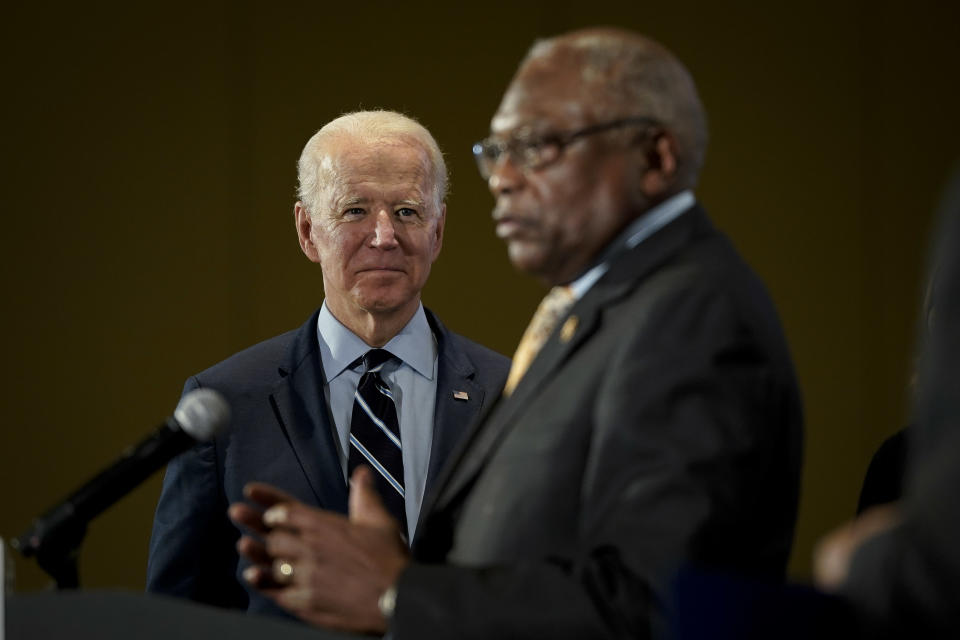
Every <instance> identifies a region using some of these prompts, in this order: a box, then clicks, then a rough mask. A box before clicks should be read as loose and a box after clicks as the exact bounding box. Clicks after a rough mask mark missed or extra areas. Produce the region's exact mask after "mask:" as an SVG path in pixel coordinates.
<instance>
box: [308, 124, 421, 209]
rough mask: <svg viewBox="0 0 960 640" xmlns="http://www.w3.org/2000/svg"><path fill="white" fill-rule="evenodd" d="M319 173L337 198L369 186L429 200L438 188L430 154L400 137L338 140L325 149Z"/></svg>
mask: <svg viewBox="0 0 960 640" xmlns="http://www.w3.org/2000/svg"><path fill="white" fill-rule="evenodd" d="M319 170H320V179H321V181H322V183H323V185H324V189H325V190H326V191H328V193H331V195H334V197H342V196H343V195H345V193H344V192H345V191H352V190H356V189H359V188H363V187H367V188H372V189H376V190H378V191H380V192H384V193H388V194H390V195H392V196H397V195H398V194H406V195H404V196H403V197H407V198H412V197H417V198H419V199H426V198H427V197H428V194H429V193H430V192H431V190H432V189H433V187H434V185H433V173H432V171H431V164H430V156H429V154H428V153H427V151H426V150H425V149H423V147H422V146H420V145H419V144H416V143H415V142H412V141H408V140H404V139H400V138H385V139H379V140H373V141H370V140H359V139H356V138H349V139H343V140H337V141H335V142H334V143H333V144H331V145H329V146H328V147H327V148H326V149H325V150H324V152H323V156H322V158H321V160H320V162H319Z"/></svg>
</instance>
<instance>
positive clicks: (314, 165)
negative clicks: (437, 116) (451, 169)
mask: <svg viewBox="0 0 960 640" xmlns="http://www.w3.org/2000/svg"><path fill="white" fill-rule="evenodd" d="M343 138H355V139H359V140H362V141H381V140H400V141H403V142H408V143H412V144H415V145H417V146H419V147H420V148H422V149H423V150H424V151H425V152H426V154H427V156H428V157H429V158H430V165H431V170H432V174H433V176H432V177H433V195H434V199H435V204H436V207H437V211H439V210H440V208H441V206H442V204H443V202H444V200H446V197H447V186H448V183H449V179H448V177H447V165H446V163H445V162H444V161H443V152H441V151H440V147H439V145H437V141H436V140H434V139H433V136H432V135H430V132H429V131H427V129H426V127H424V126H423V125H422V124H420V123H419V122H417V121H416V120H414V119H413V118H410V117H409V116H405V115H403V114H402V113H397V112H396V111H382V110H378V111H355V112H353V113H346V114H344V115H342V116H340V117H339V118H335V119H333V120H331V121H330V122H328V123H327V124H326V125H324V126H323V128H321V129H320V130H319V131H317V132H316V133H315V134H313V136H312V137H311V138H310V139H309V140H308V141H307V144H306V145H305V146H304V147H303V152H302V153H301V154H300V160H299V161H298V162H297V178H298V186H297V197H298V198H299V199H300V200H301V202H303V204H304V206H305V207H306V209H307V211H311V212H312V211H313V208H314V205H316V203H317V200H318V198H319V196H320V192H321V190H322V189H324V187H325V186H327V185H326V184H325V183H323V181H322V180H321V170H322V169H323V167H324V166H328V163H327V162H324V159H325V158H326V152H327V150H328V147H329V145H330V143H331V142H332V141H333V140H335V139H343Z"/></svg>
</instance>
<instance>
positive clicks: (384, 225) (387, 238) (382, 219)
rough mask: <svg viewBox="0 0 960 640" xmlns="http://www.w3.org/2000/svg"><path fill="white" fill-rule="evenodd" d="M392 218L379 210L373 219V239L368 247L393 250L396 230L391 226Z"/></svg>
mask: <svg viewBox="0 0 960 640" xmlns="http://www.w3.org/2000/svg"><path fill="white" fill-rule="evenodd" d="M393 223H394V221H393V216H392V215H391V213H390V212H389V211H387V210H384V209H381V210H380V211H378V212H377V215H376V216H375V217H374V223H373V224H374V227H373V238H372V241H371V243H370V246H372V247H377V248H379V249H393V248H394V247H396V246H397V230H396V228H395V227H394V226H393Z"/></svg>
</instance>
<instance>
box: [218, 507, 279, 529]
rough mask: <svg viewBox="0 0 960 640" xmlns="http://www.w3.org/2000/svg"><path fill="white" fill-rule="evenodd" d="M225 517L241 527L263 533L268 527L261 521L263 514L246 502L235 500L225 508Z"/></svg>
mask: <svg viewBox="0 0 960 640" xmlns="http://www.w3.org/2000/svg"><path fill="white" fill-rule="evenodd" d="M227 517H229V518H230V519H231V520H232V521H233V522H234V524H236V525H237V526H239V527H241V528H246V529H249V530H250V531H253V532H254V533H257V534H259V535H265V534H266V533H267V532H268V531H269V530H270V529H269V528H268V527H267V526H266V525H265V524H264V522H263V514H262V513H261V512H260V511H258V510H257V509H254V508H253V507H251V506H250V505H248V504H244V503H242V502H235V503H233V504H232V505H230V508H229V509H227Z"/></svg>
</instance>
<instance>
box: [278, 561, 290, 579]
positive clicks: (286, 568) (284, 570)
mask: <svg viewBox="0 0 960 640" xmlns="http://www.w3.org/2000/svg"><path fill="white" fill-rule="evenodd" d="M277 571H279V572H280V575H281V576H283V581H284V582H292V581H293V565H292V564H290V563H289V562H287V561H286V560H281V561H280V564H278V565H277Z"/></svg>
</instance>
